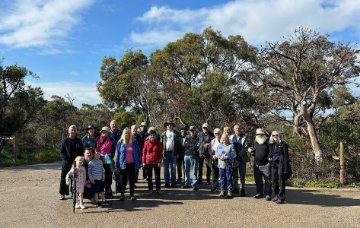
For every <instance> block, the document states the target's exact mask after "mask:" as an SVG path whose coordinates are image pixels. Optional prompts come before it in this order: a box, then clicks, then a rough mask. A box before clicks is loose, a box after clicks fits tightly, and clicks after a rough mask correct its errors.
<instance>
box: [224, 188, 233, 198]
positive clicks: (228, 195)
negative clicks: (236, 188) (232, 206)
mask: <svg viewBox="0 0 360 228" xmlns="http://www.w3.org/2000/svg"><path fill="white" fill-rule="evenodd" d="M226 197H227V198H232V197H233V193H232V191H231V190H229V191H228V192H227V196H226Z"/></svg>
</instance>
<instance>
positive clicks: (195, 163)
mask: <svg viewBox="0 0 360 228" xmlns="http://www.w3.org/2000/svg"><path fill="white" fill-rule="evenodd" d="M184 163H185V185H187V186H189V185H190V167H191V170H192V183H191V185H192V186H194V185H196V184H197V171H198V167H199V158H198V157H196V156H188V155H185V156H184Z"/></svg>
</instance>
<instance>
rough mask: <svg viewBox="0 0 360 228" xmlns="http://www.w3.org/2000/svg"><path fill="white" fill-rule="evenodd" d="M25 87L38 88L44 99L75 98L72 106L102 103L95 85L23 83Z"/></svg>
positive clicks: (80, 83) (78, 83)
mask: <svg viewBox="0 0 360 228" xmlns="http://www.w3.org/2000/svg"><path fill="white" fill-rule="evenodd" d="M25 83H26V85H31V86H33V87H40V88H41V90H42V91H43V92H44V98H45V99H46V100H51V96H53V95H56V96H59V97H62V98H65V96H70V97H72V98H75V100H74V103H73V104H74V105H75V106H76V107H81V105H82V104H90V105H96V104H100V103H102V101H101V98H100V95H99V92H98V91H97V88H96V83H82V82H42V83H38V82H29V81H27V82H25Z"/></svg>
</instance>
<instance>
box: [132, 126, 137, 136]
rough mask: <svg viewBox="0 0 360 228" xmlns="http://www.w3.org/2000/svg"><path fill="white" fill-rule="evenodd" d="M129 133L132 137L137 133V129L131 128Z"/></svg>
mask: <svg viewBox="0 0 360 228" xmlns="http://www.w3.org/2000/svg"><path fill="white" fill-rule="evenodd" d="M131 132H132V134H133V135H135V134H136V132H137V127H136V126H134V127H132V128H131Z"/></svg>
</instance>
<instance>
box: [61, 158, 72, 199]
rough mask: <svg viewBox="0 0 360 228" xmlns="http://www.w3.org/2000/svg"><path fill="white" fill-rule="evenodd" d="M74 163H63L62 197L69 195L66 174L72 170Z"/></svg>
mask: <svg viewBox="0 0 360 228" xmlns="http://www.w3.org/2000/svg"><path fill="white" fill-rule="evenodd" d="M71 165H72V162H63V164H62V167H61V178H60V188H59V193H60V194H61V195H69V186H67V185H66V174H67V173H68V172H69V171H70V169H71Z"/></svg>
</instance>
